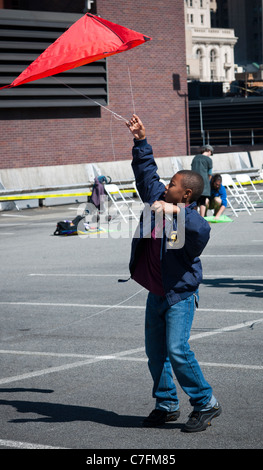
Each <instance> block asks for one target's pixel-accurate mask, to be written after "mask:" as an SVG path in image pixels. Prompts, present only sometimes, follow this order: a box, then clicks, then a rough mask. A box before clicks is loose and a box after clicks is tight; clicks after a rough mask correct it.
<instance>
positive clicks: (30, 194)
mask: <svg viewBox="0 0 263 470" xmlns="http://www.w3.org/2000/svg"><path fill="white" fill-rule="evenodd" d="M133 181H134V180H126V181H122V182H121V185H120V182H119V181H118V182H117V181H116V182H114V181H113V183H116V184H117V185H119V186H120V188H121V189H120V191H121V192H125V193H136V191H135V189H134V188H133V186H132V183H133ZM85 187H86V188H87V190H85V189H84V191H77V189H82V188H85ZM92 187H93V183H89V184H85V183H82V184H81V183H80V184H72V185H61V186H50V187H47V188H43V187H37V188H30V189H29V188H27V189H26V188H23V189H3V190H0V202H7V201H22V200H30V199H38V200H39V206H40V207H41V206H43V201H44V200H45V199H47V198H63V197H77V196H87V197H88V196H91V193H92ZM69 190H76V191H73V192H67V191H69ZM59 191H62V192H59Z"/></svg>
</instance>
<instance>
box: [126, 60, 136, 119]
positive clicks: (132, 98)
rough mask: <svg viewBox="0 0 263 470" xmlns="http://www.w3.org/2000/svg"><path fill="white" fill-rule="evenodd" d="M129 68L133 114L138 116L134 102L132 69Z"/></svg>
mask: <svg viewBox="0 0 263 470" xmlns="http://www.w3.org/2000/svg"><path fill="white" fill-rule="evenodd" d="M127 66H128V75H129V82H130V90H131V99H132V106H133V114H136V112H135V102H134V96H133V89H132V81H131V73H130V67H129V65H127Z"/></svg>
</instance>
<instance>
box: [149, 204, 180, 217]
mask: <svg viewBox="0 0 263 470" xmlns="http://www.w3.org/2000/svg"><path fill="white" fill-rule="evenodd" d="M151 210H152V211H156V212H157V213H160V212H164V214H170V215H173V214H178V213H179V212H180V209H179V207H178V206H176V205H174V204H171V203H169V202H165V201H155V202H154V203H153V205H152V206H151Z"/></svg>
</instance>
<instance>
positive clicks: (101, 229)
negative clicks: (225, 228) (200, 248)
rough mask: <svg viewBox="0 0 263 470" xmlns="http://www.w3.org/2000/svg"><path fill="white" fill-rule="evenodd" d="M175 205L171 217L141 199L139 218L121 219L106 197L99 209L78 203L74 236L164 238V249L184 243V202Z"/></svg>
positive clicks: (180, 246) (178, 247) (174, 247)
mask: <svg viewBox="0 0 263 470" xmlns="http://www.w3.org/2000/svg"><path fill="white" fill-rule="evenodd" d="M134 205H136V203H134ZM178 207H179V208H180V211H179V212H178V214H177V215H176V217H174V216H173V215H171V214H167V213H165V212H164V211H160V212H157V211H153V210H152V207H151V206H150V205H149V204H147V203H145V204H144V209H143V211H142V212H141V214H140V221H139V222H138V221H137V220H136V219H134V218H130V219H128V220H124V219H123V218H122V217H120V216H119V215H118V214H116V213H114V212H113V208H112V207H110V206H109V204H108V200H107V198H105V197H104V196H102V197H101V201H100V210H98V209H97V208H96V207H95V206H94V205H93V204H91V203H87V204H85V203H83V204H80V205H79V207H78V210H77V215H80V216H82V217H83V218H82V220H80V222H79V224H78V236H79V237H80V238H83V239H86V238H90V236H92V238H114V239H118V238H151V237H154V238H162V239H165V241H166V249H180V248H182V247H183V246H184V244H185V204H178ZM133 210H136V209H135V208H133Z"/></svg>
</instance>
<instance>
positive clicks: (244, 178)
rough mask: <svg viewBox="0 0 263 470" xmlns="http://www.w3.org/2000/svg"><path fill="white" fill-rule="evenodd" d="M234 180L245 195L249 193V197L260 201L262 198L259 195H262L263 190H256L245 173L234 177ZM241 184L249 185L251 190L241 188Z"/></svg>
mask: <svg viewBox="0 0 263 470" xmlns="http://www.w3.org/2000/svg"><path fill="white" fill-rule="evenodd" d="M236 180H237V182H238V186H239V188H243V190H244V191H245V192H246V193H250V194H251V195H253V196H256V197H258V198H259V199H261V197H262V196H261V195H260V193H263V189H257V188H256V186H255V185H254V183H253V181H252V179H251V178H250V176H249V175H247V174H245V173H242V174H238V175H236ZM242 183H249V184H250V186H251V188H252V189H249V188H247V187H245V188H244V186H242Z"/></svg>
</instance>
